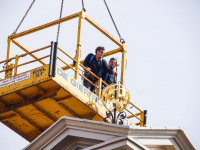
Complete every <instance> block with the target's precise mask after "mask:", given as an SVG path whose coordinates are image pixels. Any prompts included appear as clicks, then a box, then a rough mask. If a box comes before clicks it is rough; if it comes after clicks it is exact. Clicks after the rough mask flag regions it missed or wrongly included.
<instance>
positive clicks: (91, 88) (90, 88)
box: [83, 76, 97, 94]
mask: <svg viewBox="0 0 200 150" xmlns="http://www.w3.org/2000/svg"><path fill="white" fill-rule="evenodd" d="M86 77H87V76H86ZM88 79H89V80H90V81H91V82H92V83H94V84H95V85H97V81H96V80H92V79H90V78H88ZM83 85H84V86H85V87H86V88H88V89H89V90H90V91H91V92H93V93H95V94H96V88H95V86H94V85H92V84H91V83H90V82H88V81H87V80H85V79H84V80H83Z"/></svg>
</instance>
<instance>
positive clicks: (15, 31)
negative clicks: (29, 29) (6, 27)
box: [12, 0, 35, 35]
mask: <svg viewBox="0 0 200 150" xmlns="http://www.w3.org/2000/svg"><path fill="white" fill-rule="evenodd" d="M34 2H35V0H33V2H32V3H31V5H30V6H29V8H28V10H27V11H26V13H25V15H24V17H23V18H22V20H21V21H20V23H19V25H18V27H17V28H16V30H15V31H14V32H13V33H12V34H13V35H15V34H16V33H17V30H18V29H19V27H20V25H21V24H22V22H23V21H24V19H25V17H26V15H27V14H28V12H29V10H30V9H31V7H32V6H33V4H34Z"/></svg>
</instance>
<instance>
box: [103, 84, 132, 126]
mask: <svg viewBox="0 0 200 150" xmlns="http://www.w3.org/2000/svg"><path fill="white" fill-rule="evenodd" d="M101 100H102V103H103V105H104V107H105V108H106V109H107V110H108V111H107V112H106V116H107V117H106V118H104V122H109V121H108V119H109V118H110V119H111V122H112V123H115V124H123V119H125V118H126V113H125V112H124V111H123V110H124V109H126V108H127V106H128V104H129V103H130V94H129V91H128V90H127V89H126V88H125V87H124V86H123V85H122V84H111V85H109V86H107V87H106V88H105V89H104V90H103V93H102V95H101ZM117 112H118V116H117V117H116V113H117ZM112 113H113V114H112Z"/></svg>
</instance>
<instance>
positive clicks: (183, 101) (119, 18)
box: [0, 0, 200, 150]
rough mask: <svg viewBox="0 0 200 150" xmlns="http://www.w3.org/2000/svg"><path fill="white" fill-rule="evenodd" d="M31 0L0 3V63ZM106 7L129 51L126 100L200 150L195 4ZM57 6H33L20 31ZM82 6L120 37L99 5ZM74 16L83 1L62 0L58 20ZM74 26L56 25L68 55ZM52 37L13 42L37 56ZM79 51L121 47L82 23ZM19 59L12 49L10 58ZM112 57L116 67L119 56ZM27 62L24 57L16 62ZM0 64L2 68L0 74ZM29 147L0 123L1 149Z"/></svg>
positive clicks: (48, 33)
mask: <svg viewBox="0 0 200 150" xmlns="http://www.w3.org/2000/svg"><path fill="white" fill-rule="evenodd" d="M31 2H32V0H10V1H8V0H1V1H0V19H1V24H0V45H1V48H0V52H1V53H0V60H4V59H5V58H6V50H7V36H8V35H10V34H12V32H13V31H14V30H15V29H16V27H17V25H18V24H19V22H20V20H21V19H22V17H23V15H24V14H25V12H26V10H27V9H28V7H29V5H30V3H31ZM107 3H108V5H109V7H110V10H111V13H112V15H113V17H114V19H115V21H116V24H117V26H118V29H119V31H120V34H121V35H122V37H123V38H124V39H125V41H126V45H127V50H128V52H127V61H128V66H127V69H126V73H125V74H126V78H125V86H126V88H127V89H128V90H129V91H130V94H131V101H132V102H133V103H134V104H136V105H137V106H138V107H139V108H140V109H143V110H144V109H146V110H147V111H148V117H147V126H154V127H164V126H167V127H179V126H180V127H181V128H182V129H183V130H184V132H185V133H186V135H187V136H188V138H189V139H190V141H191V142H192V143H193V145H194V146H195V147H196V148H197V149H200V143H199V139H198V135H199V134H200V131H199V129H198V127H199V124H200V121H199V114H200V110H199V109H198V107H199V106H200V102H199V98H200V92H199V91H200V60H199V57H200V52H199V50H200V44H199V43H200V9H199V8H200V1H198V0H176V1H174V0H167V1H166V0H152V1H150V0H107ZM60 5H61V0H40V1H37V0H36V2H35V4H34V5H33V7H32V9H31V10H30V12H29V14H28V16H27V17H26V18H25V20H24V22H23V23H22V25H21V27H20V28H19V30H18V32H22V31H25V30H28V29H31V28H33V27H36V26H39V25H42V24H45V23H48V22H51V21H53V20H56V19H58V18H59V13H60ZM85 7H86V10H87V11H86V14H87V15H88V16H89V17H90V18H92V19H93V20H94V21H95V22H97V23H98V24H99V25H101V26H102V27H103V28H105V29H106V30H107V31H108V32H109V33H111V34H112V35H113V36H114V37H116V38H117V39H119V37H118V35H117V32H116V30H115V28H114V26H113V24H112V22H111V19H110V17H109V14H108V12H107V10H106V7H105V5H104V3H103V0H95V1H94V0H85ZM79 11H81V0H73V1H72V0H71V1H69V0H68V1H65V2H64V8H63V17H65V16H68V15H70V14H73V13H76V12H79ZM77 26H78V19H73V20H71V21H69V22H65V23H63V24H61V29H60V36H59V47H61V48H62V49H64V50H65V51H67V52H68V53H69V54H70V55H72V56H74V54H75V50H76V36H77ZM56 33H57V26H54V27H51V28H48V29H45V30H43V31H41V32H37V33H33V34H31V35H29V36H25V37H22V38H18V39H17V40H19V41H20V42H21V43H22V44H23V45H25V46H26V47H28V48H29V49H30V50H35V49H38V48H40V47H44V46H47V45H49V44H50V42H51V41H55V40H56ZM81 45H82V54H81V59H84V58H85V56H86V55H87V54H88V53H91V52H92V53H93V52H94V49H95V48H96V47H97V46H100V45H101V46H105V48H106V51H108V50H113V49H115V48H118V47H117V45H116V44H114V43H113V42H112V41H110V40H109V39H108V38H106V37H105V36H104V35H102V34H101V33H100V32H99V31H97V30H96V29H95V28H94V27H92V26H91V25H90V24H89V23H87V22H86V21H84V22H83V35H82V44H81ZM22 53H24V52H22V51H21V50H19V49H18V48H17V47H16V46H14V45H13V49H12V56H15V55H16V54H22ZM47 54H49V49H48V50H46V51H44V52H42V53H38V55H39V56H40V57H41V56H45V55H47ZM58 55H59V54H58ZM115 57H117V58H118V62H121V54H117V55H115ZM29 58H30V57H28V56H27V57H25V58H23V59H22V60H21V62H25V61H27V60H29ZM109 58H110V57H108V58H106V59H107V60H108V59H109ZM66 61H68V63H71V62H70V60H68V59H66ZM37 65H38V64H37V63H36V64H35V66H37ZM58 65H59V66H63V64H61V63H58ZM2 66H3V65H2V64H0V69H3V68H2ZM32 67H33V66H32ZM25 70H29V67H28V66H26V67H24V68H23V67H22V68H21V69H20V72H23V71H25ZM70 73H71V72H69V74H70ZM0 78H3V74H0ZM133 112H134V110H133ZM27 144H28V142H27V141H26V140H24V139H23V138H22V137H20V136H19V135H17V134H16V133H15V132H13V131H12V130H10V129H9V128H7V127H6V126H4V125H3V124H1V123H0V149H5V150H13V149H16V150H18V149H19V150H20V149H22V148H24V147H25V146H26V145H27Z"/></svg>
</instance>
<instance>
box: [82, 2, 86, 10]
mask: <svg viewBox="0 0 200 150" xmlns="http://www.w3.org/2000/svg"><path fill="white" fill-rule="evenodd" d="M82 10H83V11H86V9H85V7H84V1H83V0H82Z"/></svg>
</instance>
